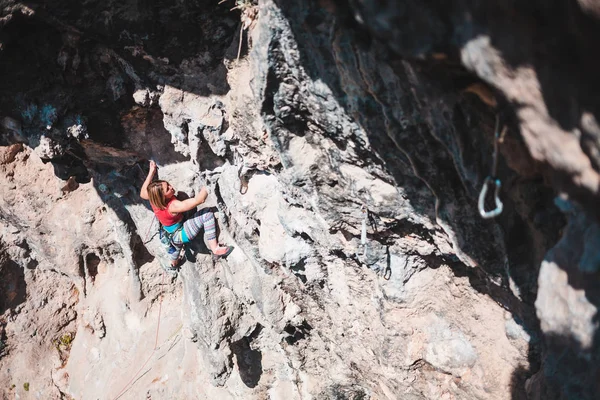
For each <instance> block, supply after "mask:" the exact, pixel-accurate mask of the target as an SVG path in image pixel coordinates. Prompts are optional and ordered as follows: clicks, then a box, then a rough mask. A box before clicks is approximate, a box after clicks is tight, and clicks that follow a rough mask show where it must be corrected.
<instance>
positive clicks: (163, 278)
mask: <svg viewBox="0 0 600 400" xmlns="http://www.w3.org/2000/svg"><path fill="white" fill-rule="evenodd" d="M164 282H165V271H163V272H162V279H161V282H160V286H161V288H162V287H163V285H164ZM162 299H163V296H162V291H161V294H160V301H159V303H158V323H157V324H156V338H155V340H154V348H153V349H152V353H150V355H149V356H148V359H147V360H146V361H145V362H144V363H143V364H142V366H141V367H140V368H139V369H138V370H137V371H136V372H135V374H133V376H132V377H131V379H130V380H129V382H127V384H126V385H125V386H123V389H121V391H120V392H119V394H118V395H117V396H116V397H115V398H114V399H113V400H117V399H118V398H120V397H121V396H123V395H124V394H125V392H126V391H127V390H128V388H129V385H131V384H132V383H133V382H134V378H135V377H137V376H138V374H139V373H140V371H141V370H142V369H144V367H145V366H146V364H148V361H150V359H151V358H152V356H153V355H154V353H155V352H156V349H157V347H156V346H157V345H158V331H159V329H160V315H161V313H162ZM171 336H172V335H171ZM126 389H127V390H126Z"/></svg>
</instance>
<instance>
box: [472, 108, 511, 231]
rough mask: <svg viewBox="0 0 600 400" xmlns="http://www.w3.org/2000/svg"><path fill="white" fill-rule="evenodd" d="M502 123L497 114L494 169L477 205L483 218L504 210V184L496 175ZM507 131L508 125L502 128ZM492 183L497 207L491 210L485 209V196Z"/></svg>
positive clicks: (482, 189)
mask: <svg viewBox="0 0 600 400" xmlns="http://www.w3.org/2000/svg"><path fill="white" fill-rule="evenodd" d="M499 125H500V118H499V116H498V115H496V129H495V132H494V158H493V161H492V171H491V174H490V175H489V176H488V177H487V178H485V181H483V187H482V188H481V192H480V193H479V201H478V202H477V206H478V209H479V214H480V215H481V217H482V218H485V219H490V218H496V217H497V216H498V215H500V214H502V210H503V208H504V205H503V204H502V201H501V200H500V197H499V194H500V187H501V186H502V182H501V181H500V179H498V177H497V176H496V172H497V170H498V144H499V143H500V142H501V136H500V131H499V130H498V127H499ZM505 131H506V127H505V128H504V129H503V130H502V136H504V132H505ZM490 185H494V186H495V187H496V189H495V190H494V203H495V205H496V208H494V209H493V210H490V211H486V210H485V196H486V195H487V192H488V189H489V186H490Z"/></svg>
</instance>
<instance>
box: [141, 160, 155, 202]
mask: <svg viewBox="0 0 600 400" xmlns="http://www.w3.org/2000/svg"><path fill="white" fill-rule="evenodd" d="M155 173H156V169H154V168H150V171H149V172H148V176H147V177H146V180H145V181H144V184H143V185H142V189H141V190H140V197H141V198H142V199H144V200H148V199H149V197H148V185H149V184H150V182H152V179H153V178H154V174H155Z"/></svg>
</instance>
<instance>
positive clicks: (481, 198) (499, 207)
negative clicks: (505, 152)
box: [477, 176, 504, 219]
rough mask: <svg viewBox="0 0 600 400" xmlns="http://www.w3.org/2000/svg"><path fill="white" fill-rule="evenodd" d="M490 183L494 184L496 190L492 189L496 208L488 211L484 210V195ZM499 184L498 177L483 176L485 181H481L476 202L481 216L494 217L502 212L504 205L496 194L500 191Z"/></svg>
mask: <svg viewBox="0 0 600 400" xmlns="http://www.w3.org/2000/svg"><path fill="white" fill-rule="evenodd" d="M490 184H494V185H495V186H496V190H495V191H494V202H495V203H496V208H494V209H493V210H490V211H485V195H486V194H487V191H488V186H489V185H490ZM500 186H502V183H501V182H500V179H497V178H492V177H491V176H488V177H487V178H485V181H484V182H483V187H482V188H481V193H479V201H478V202H477V205H478V208H479V214H480V215H481V217H482V218H485V219H489V218H496V217H497V216H498V215H500V214H502V209H503V207H504V205H503V204H502V201H501V200H500V197H499V196H498V195H499V193H500Z"/></svg>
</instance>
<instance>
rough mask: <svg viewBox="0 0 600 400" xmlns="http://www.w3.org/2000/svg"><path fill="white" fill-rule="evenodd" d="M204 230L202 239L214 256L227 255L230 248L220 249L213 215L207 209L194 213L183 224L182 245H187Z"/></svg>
mask: <svg viewBox="0 0 600 400" xmlns="http://www.w3.org/2000/svg"><path fill="white" fill-rule="evenodd" d="M201 229H204V239H205V240H206V242H207V243H208V247H209V248H210V250H211V251H212V253H213V254H215V255H225V254H229V253H230V252H231V250H232V248H230V247H221V246H219V242H217V225H216V222H215V216H214V214H213V213H212V212H211V211H210V210H209V209H207V208H205V209H202V210H200V211H198V212H197V213H195V214H194V215H193V216H192V218H190V219H188V220H186V221H185V222H184V223H183V230H182V232H181V236H182V237H183V238H182V241H183V243H188V242H190V241H191V240H193V239H194V238H195V237H196V236H198V233H200V230H201Z"/></svg>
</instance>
